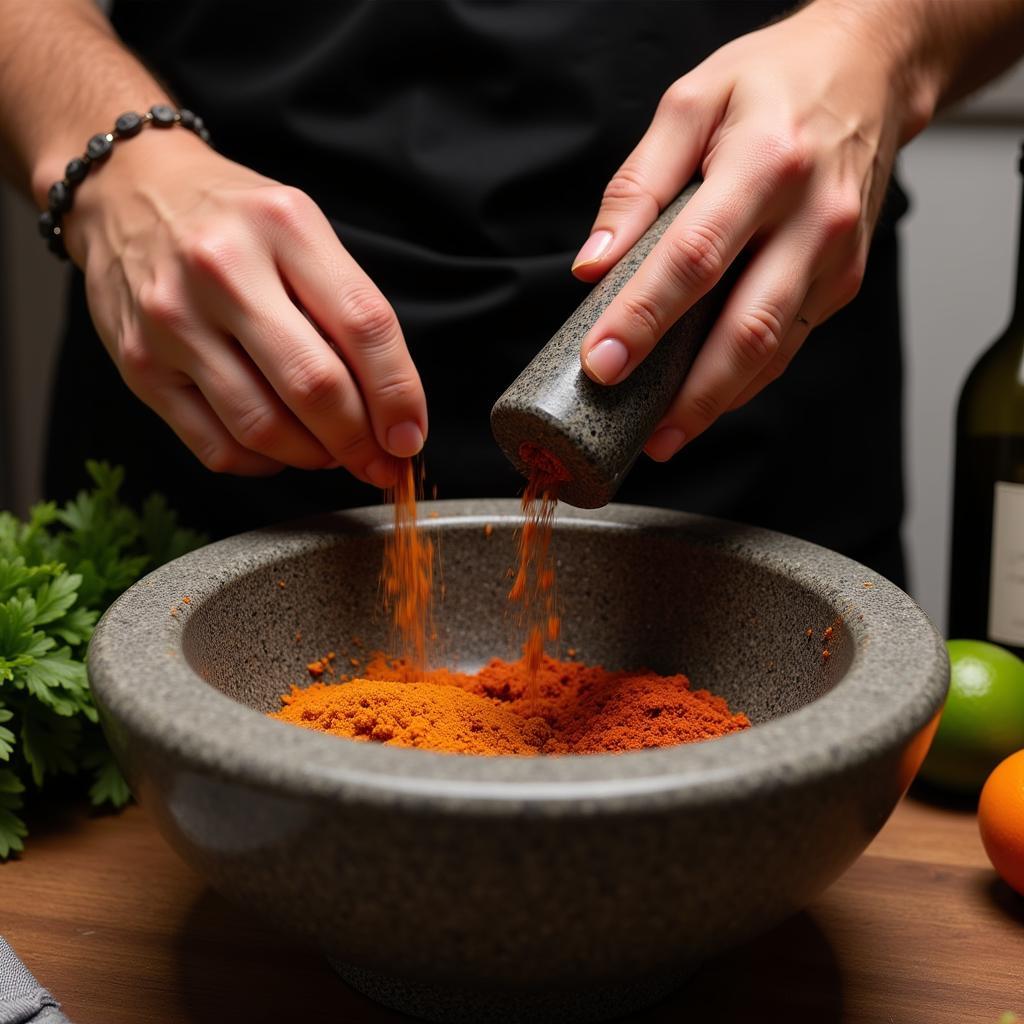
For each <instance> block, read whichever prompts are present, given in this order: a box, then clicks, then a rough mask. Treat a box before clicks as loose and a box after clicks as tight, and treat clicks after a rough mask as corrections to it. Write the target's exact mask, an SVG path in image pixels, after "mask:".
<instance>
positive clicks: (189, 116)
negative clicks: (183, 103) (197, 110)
mask: <svg viewBox="0 0 1024 1024" xmlns="http://www.w3.org/2000/svg"><path fill="white" fill-rule="evenodd" d="M178 117H179V118H180V119H181V124H182V126H183V127H185V128H194V127H195V120H196V115H195V114H193V113H192V111H191V110H188V109H187V108H186V107H182V108H181V110H179V111H178Z"/></svg>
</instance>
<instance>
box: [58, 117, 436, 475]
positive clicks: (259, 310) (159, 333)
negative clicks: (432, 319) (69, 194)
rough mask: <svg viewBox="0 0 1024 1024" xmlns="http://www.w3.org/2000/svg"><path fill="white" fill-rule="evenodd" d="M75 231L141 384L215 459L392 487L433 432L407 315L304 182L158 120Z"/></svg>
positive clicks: (77, 214)
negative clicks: (276, 176) (355, 255)
mask: <svg viewBox="0 0 1024 1024" xmlns="http://www.w3.org/2000/svg"><path fill="white" fill-rule="evenodd" d="M65 239H66V244H67V248H68V251H69V254H70V255H71V257H72V259H73V260H74V261H75V262H76V263H77V264H78V265H79V266H80V267H81V268H82V269H83V270H84V271H85V281H86V291H87V296H88V300H89V309H90V312H91V314H92V318H93V321H94V323H95V325H96V328H97V330H98V332H99V334H100V337H101V338H102V340H103V343H104V345H105V346H106V348H107V351H108V352H109V353H110V356H111V358H112V359H113V360H114V362H115V363H116V364H117V367H118V369H119V370H120V372H121V375H122V377H123V378H124V380H125V383H126V384H127V385H128V387H129V388H131V390H132V391H133V392H134V393H135V394H136V395H137V396H138V397H139V398H141V399H142V401H143V402H145V403H146V404H147V405H149V406H150V407H151V408H152V409H153V410H154V411H155V412H157V413H158V414H159V415H160V416H161V417H162V418H163V419H164V420H165V421H166V422H167V423H168V424H169V425H170V426H171V428H172V429H173V430H174V431H175V433H176V434H177V435H178V437H179V438H180V439H181V440H182V441H183V442H184V443H185V444H186V445H187V446H188V447H189V448H190V449H191V450H192V451H193V453H194V454H195V455H196V456H197V457H198V458H199V459H200V461H202V463H203V464H204V465H206V466H207V467H208V468H210V469H212V470H216V471H219V472H230V473H237V474H243V475H259V474H266V473H273V472H276V471H278V470H279V469H281V468H282V467H283V466H285V465H290V466H298V467H301V468H305V469H322V468H326V467H330V466H338V465H340V466H344V467H345V468H346V469H348V470H349V471H350V472H351V473H352V474H353V475H355V476H357V477H358V478H359V479H361V480H363V481H367V482H369V483H372V484H375V485H376V486H378V487H385V486H389V485H391V484H392V483H393V482H394V480H395V468H396V465H395V461H394V458H392V456H394V457H405V456H410V455H413V454H415V453H416V452H417V451H419V449H420V448H421V447H422V444H423V439H424V437H425V435H426V430H427V413H426V401H425V398H424V395H423V389H422V387H421V385H420V380H419V375H418V374H417V372H416V368H415V366H414V365H413V362H412V359H411V358H410V356H409V353H408V350H407V349H406V345H405V340H404V338H403V336H402V331H401V328H400V327H399V324H398V321H397V319H396V317H395V314H394V312H393V310H392V309H391V307H390V305H389V304H388V303H387V301H386V300H385V299H384V297H383V296H382V295H381V294H380V292H379V291H378V290H377V288H376V287H375V285H374V284H373V282H372V281H371V280H370V279H369V278H368V277H367V276H366V274H365V273H364V272H363V271H362V270H361V269H360V268H359V267H358V266H357V265H356V263H355V261H354V260H353V259H352V257H351V256H349V254H348V253H347V252H346V251H345V249H344V248H343V247H342V245H341V244H340V242H339V241H338V239H337V237H336V235H335V234H334V232H333V230H332V229H331V226H330V224H329V223H328V221H327V219H326V217H324V215H323V214H322V213H321V211H320V210H319V209H318V208H317V206H316V204H315V203H314V202H313V201H312V200H311V199H310V198H309V197H308V196H306V195H305V194H304V193H302V192H300V191H299V190H298V189H294V188H290V187H287V186H284V185H281V184H278V183H277V182H275V181H272V180H270V179H268V178H264V177H263V176H261V175H259V174H257V173H255V172H254V171H251V170H249V169H248V168H245V167H242V166H240V165H238V164H235V163H232V162H231V161H229V160H227V159H225V158H224V157H222V156H219V155H218V154H217V153H216V152H214V151H213V150H211V149H210V148H209V147H208V146H206V145H205V144H204V143H202V142H200V141H199V140H198V139H197V138H196V137H195V136H193V135H192V134H191V133H190V132H186V131H179V130H177V129H172V130H170V131H159V132H158V131H155V130H147V131H144V132H143V133H142V134H140V135H139V136H137V137H136V138H134V139H132V140H131V141H130V142H127V143H124V144H123V145H120V146H118V147H116V149H115V152H114V153H113V155H112V156H111V158H110V160H109V161H108V162H107V163H106V164H105V165H104V166H103V167H101V168H99V169H98V170H97V171H96V172H95V173H94V174H92V175H90V177H89V178H88V179H87V180H86V181H85V182H84V183H83V184H82V186H81V187H80V188H79V189H78V192H77V195H76V197H75V206H74V209H73V210H72V211H71V213H70V214H69V215H67V216H66V218H65ZM321 332H322V333H321Z"/></svg>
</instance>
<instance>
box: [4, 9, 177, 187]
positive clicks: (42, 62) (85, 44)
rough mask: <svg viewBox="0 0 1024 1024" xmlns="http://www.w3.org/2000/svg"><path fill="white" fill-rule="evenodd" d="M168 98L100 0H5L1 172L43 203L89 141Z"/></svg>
mask: <svg viewBox="0 0 1024 1024" xmlns="http://www.w3.org/2000/svg"><path fill="white" fill-rule="evenodd" d="M167 100H168V96H167V92H166V91H165V90H164V88H163V87H162V86H161V85H160V84H159V83H158V82H157V81H156V79H155V78H154V77H153V76H152V75H151V74H150V73H149V72H148V71H147V70H146V68H145V67H144V66H143V65H142V64H141V63H140V62H139V61H138V60H137V59H136V58H135V57H134V56H133V55H132V54H131V53H130V52H129V51H128V50H127V49H126V48H125V46H124V44H123V43H121V41H120V40H119V39H118V38H117V36H116V35H115V34H114V32H113V30H112V29H111V27H110V24H109V22H108V21H107V19H106V17H105V16H104V15H103V13H102V12H101V11H100V10H99V8H98V7H97V6H96V3H95V0H31V2H30V3H26V2H24V0H0V141H2V143H3V145H2V146H0V167H2V170H3V172H4V174H5V176H6V177H7V178H8V179H9V180H11V181H12V182H13V183H14V184H15V186H16V187H17V188H19V189H20V190H21V191H22V192H23V193H24V194H26V195H29V196H31V197H32V199H33V200H34V201H35V202H36V204H37V205H38V206H40V207H42V206H45V205H46V190H47V189H48V188H49V186H50V184H51V183H52V182H54V181H56V180H57V179H58V178H61V177H63V175H64V166H65V164H66V163H67V161H68V160H70V159H71V157H73V156H76V155H78V154H80V153H81V152H82V151H83V150H84V148H85V143H86V140H87V139H88V138H89V136H91V135H93V134H95V133H96V132H99V131H104V130H109V128H110V126H111V125H112V124H113V123H114V119H115V118H116V117H117V116H118V115H119V114H121V113H123V112H124V111H126V110H138V111H140V112H142V111H145V110H148V109H149V107H150V106H152V105H153V104H154V103H160V102H167Z"/></svg>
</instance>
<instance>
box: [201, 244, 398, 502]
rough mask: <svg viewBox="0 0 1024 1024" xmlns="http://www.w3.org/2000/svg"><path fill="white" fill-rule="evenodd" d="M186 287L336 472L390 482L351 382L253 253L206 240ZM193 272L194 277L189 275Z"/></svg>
mask: <svg viewBox="0 0 1024 1024" xmlns="http://www.w3.org/2000/svg"><path fill="white" fill-rule="evenodd" d="M190 261H191V263H192V269H193V274H192V278H191V280H192V287H193V288H194V289H195V290H196V291H197V292H198V293H200V301H201V303H202V305H203V306H204V308H206V309H208V310H210V311H211V312H212V313H213V315H214V316H216V317H218V318H219V320H220V323H219V325H218V326H219V327H220V328H221V329H222V330H223V331H224V332H226V333H227V334H228V335H230V336H232V337H234V338H236V339H237V340H238V342H239V344H240V345H241V346H242V348H243V349H244V350H245V352H246V353H247V354H248V356H249V358H251V360H252V362H253V363H254V364H255V365H256V367H257V368H258V370H259V371H260V373H261V374H262V375H263V377H265V378H266V381H267V382H268V384H269V386H270V388H272V389H273V391H274V393H275V394H276V395H277V396H278V398H279V399H280V401H281V402H282V403H283V405H284V406H285V407H286V408H287V409H288V410H290V411H291V413H292V414H294V416H295V418H296V419H297V420H298V421H299V423H301V424H302V425H303V426H304V427H305V429H306V430H308V431H309V433H310V434H311V435H312V436H313V437H314V438H316V439H317V441H318V442H319V443H320V444H321V445H322V446H323V447H324V448H325V449H326V450H327V452H329V453H330V456H331V458H332V460H333V462H334V464H336V465H340V466H344V467H345V468H346V469H347V470H348V471H349V472H351V473H352V474H353V475H355V476H357V477H359V479H361V480H364V481H367V482H369V483H372V484H374V485H375V486H378V487H387V486H390V485H391V484H392V483H393V482H394V479H395V468H394V459H393V458H391V457H390V456H389V455H388V453H387V452H386V451H384V449H383V448H382V447H381V446H380V445H379V444H378V443H377V441H376V439H375V437H374V433H373V429H372V427H371V425H370V421H369V418H368V416H367V412H366V408H365V406H364V404H363V399H362V396H361V394H360V391H359V387H358V386H357V384H356V382H355V380H353V378H352V375H351V373H350V372H349V370H348V368H347V367H346V365H345V363H344V362H343V361H342V359H341V358H340V357H339V355H338V353H337V352H336V351H335V350H334V349H333V348H332V347H331V345H330V344H328V342H327V341H325V339H324V338H323V337H322V336H321V334H320V333H319V332H318V331H317V330H316V328H315V327H314V326H313V324H311V323H310V321H309V320H308V319H307V318H306V316H305V315H304V314H303V313H302V311H301V310H300V309H299V308H298V307H297V306H296V305H295V303H294V302H293V301H292V299H291V297H290V296H289V295H288V293H287V292H286V291H285V287H284V284H283V283H282V281H281V278H280V274H279V271H278V269H277V267H276V265H275V264H274V263H273V262H272V261H269V260H268V259H267V253H266V252H263V251H260V250H259V249H258V248H250V249H249V250H247V251H243V250H242V248H241V247H240V246H238V245H237V243H234V244H232V243H228V242H219V243H218V242H217V241H216V240H208V241H207V242H206V243H205V244H203V245H199V246H197V247H196V248H194V249H193V250H192V252H191V255H190ZM196 271H198V273H196Z"/></svg>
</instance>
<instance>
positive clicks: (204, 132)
mask: <svg viewBox="0 0 1024 1024" xmlns="http://www.w3.org/2000/svg"><path fill="white" fill-rule="evenodd" d="M196 134H197V135H198V136H199V138H201V139H202V140H203V142H209V141H210V132H209V130H208V129H207V128H200V129H199V131H198V132H197V133H196Z"/></svg>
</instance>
